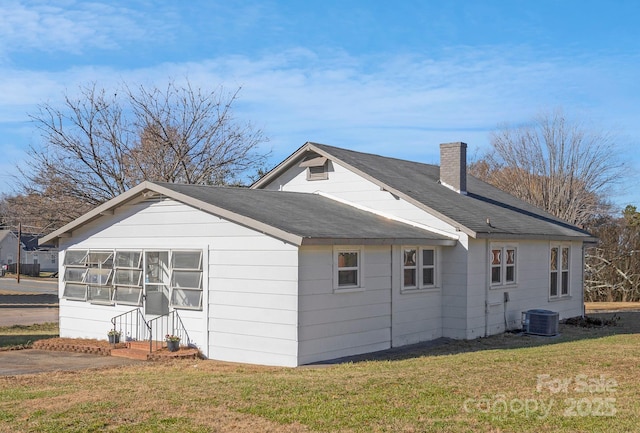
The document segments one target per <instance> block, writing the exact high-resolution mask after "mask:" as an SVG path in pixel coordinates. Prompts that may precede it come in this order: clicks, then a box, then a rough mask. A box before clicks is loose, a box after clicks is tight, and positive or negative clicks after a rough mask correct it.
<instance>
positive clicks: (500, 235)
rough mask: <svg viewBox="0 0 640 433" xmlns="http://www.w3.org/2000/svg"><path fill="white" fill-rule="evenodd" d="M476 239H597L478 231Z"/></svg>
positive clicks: (591, 241)
mask: <svg viewBox="0 0 640 433" xmlns="http://www.w3.org/2000/svg"><path fill="white" fill-rule="evenodd" d="M477 239H499V240H504V239H518V240H532V241H582V242H585V243H595V242H597V241H598V239H597V238H595V237H593V236H588V235H584V236H562V235H527V234H523V235H517V234H511V233H478V237H477Z"/></svg>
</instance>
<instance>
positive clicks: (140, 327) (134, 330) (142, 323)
mask: <svg viewBox="0 0 640 433" xmlns="http://www.w3.org/2000/svg"><path fill="white" fill-rule="evenodd" d="M111 323H112V324H113V330H114V331H119V332H120V334H121V335H122V334H123V333H124V335H125V341H143V340H146V339H147V338H149V352H151V351H152V349H153V345H152V344H153V330H152V328H151V325H150V324H149V322H147V321H146V320H145V318H144V314H142V311H141V310H140V308H136V309H135V310H131V311H127V312H126V313H122V314H119V315H117V316H115V317H112V318H111ZM123 329H124V332H123Z"/></svg>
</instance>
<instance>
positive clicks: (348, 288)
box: [333, 246, 364, 292]
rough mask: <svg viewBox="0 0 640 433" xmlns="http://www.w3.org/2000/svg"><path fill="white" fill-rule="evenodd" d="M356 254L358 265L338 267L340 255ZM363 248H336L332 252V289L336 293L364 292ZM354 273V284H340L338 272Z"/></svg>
mask: <svg viewBox="0 0 640 433" xmlns="http://www.w3.org/2000/svg"><path fill="white" fill-rule="evenodd" d="M350 253H356V254H357V255H358V264H357V265H356V266H340V256H341V255H342V254H350ZM362 263H363V248H362V246H354V247H336V248H334V250H333V269H334V271H333V281H334V284H333V287H334V290H335V291H336V292H353V291H361V290H364V286H363V275H362ZM353 271H355V272H356V280H357V281H356V283H355V284H342V285H341V284H340V272H353Z"/></svg>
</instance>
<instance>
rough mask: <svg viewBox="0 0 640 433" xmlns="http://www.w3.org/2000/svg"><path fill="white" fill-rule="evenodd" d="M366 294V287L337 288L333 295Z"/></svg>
mask: <svg viewBox="0 0 640 433" xmlns="http://www.w3.org/2000/svg"><path fill="white" fill-rule="evenodd" d="M357 292H364V287H336V288H334V289H333V293H357Z"/></svg>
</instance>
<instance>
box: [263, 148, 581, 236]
mask: <svg viewBox="0 0 640 433" xmlns="http://www.w3.org/2000/svg"><path fill="white" fill-rule="evenodd" d="M309 152H315V153H317V154H320V155H322V156H325V157H327V158H329V159H331V160H332V161H334V162H336V163H338V164H341V165H343V166H345V167H346V168H348V169H350V170H352V171H354V172H356V173H357V174H359V175H361V176H363V177H365V178H366V179H368V180H370V181H372V182H374V183H376V184H378V185H379V186H380V187H381V188H383V189H385V190H388V191H389V192H391V193H393V194H395V195H398V196H400V197H402V198H403V199H405V200H407V201H409V202H411V203H412V204H414V205H416V206H418V207H420V208H422V209H423V210H425V211H426V212H429V213H430V214H432V215H434V216H437V217H438V218H440V219H442V220H444V221H446V222H448V223H449V224H451V225H453V226H454V227H458V228H459V229H460V230H461V231H463V232H466V233H467V234H468V235H470V236H472V237H477V238H489V237H490V238H501V237H503V238H528V239H581V240H585V241H588V240H593V238H592V237H591V235H590V234H589V233H588V232H586V231H584V230H582V229H580V228H579V227H576V226H573V225H571V224H569V223H566V222H564V221H562V220H560V219H558V218H555V217H554V216H552V215H550V214H548V213H546V212H544V211H542V210H540V209H538V208H536V207H534V206H532V205H530V204H528V203H526V202H524V201H522V200H519V199H517V198H515V197H513V196H512V195H510V194H508V193H506V192H504V191H502V190H499V189H498V188H495V187H493V186H491V185H489V184H487V183H485V182H483V181H481V180H479V179H477V178H475V177H473V176H470V175H469V176H468V177H467V194H466V195H465V194H459V193H457V192H455V191H452V190H451V189H449V188H447V187H445V186H443V185H441V184H440V167H438V166H436V165H430V164H423V163H419V162H412V161H406V160H402V159H396V158H389V157H383V156H379V155H373V154H368V153H362V152H355V151H351V150H347V149H342V148H338V147H333V146H328V145H324V144H318V143H306V144H305V145H304V146H302V147H301V148H300V149H298V150H297V151H296V152H294V153H293V154H292V155H291V156H290V157H289V158H287V159H286V160H285V161H283V162H282V163H281V164H280V165H278V166H277V167H276V168H274V169H273V170H272V171H271V172H269V173H267V175H266V176H264V177H263V178H262V179H260V180H259V181H258V182H256V183H255V184H254V185H252V188H262V187H264V186H265V185H268V184H269V183H270V182H272V181H273V180H275V179H276V178H277V177H278V176H279V175H280V174H281V173H283V172H284V171H285V170H286V169H288V168H289V167H291V166H292V165H294V164H295V163H296V162H297V161H299V160H300V159H301V158H304V156H305V154H307V153H309Z"/></svg>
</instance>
